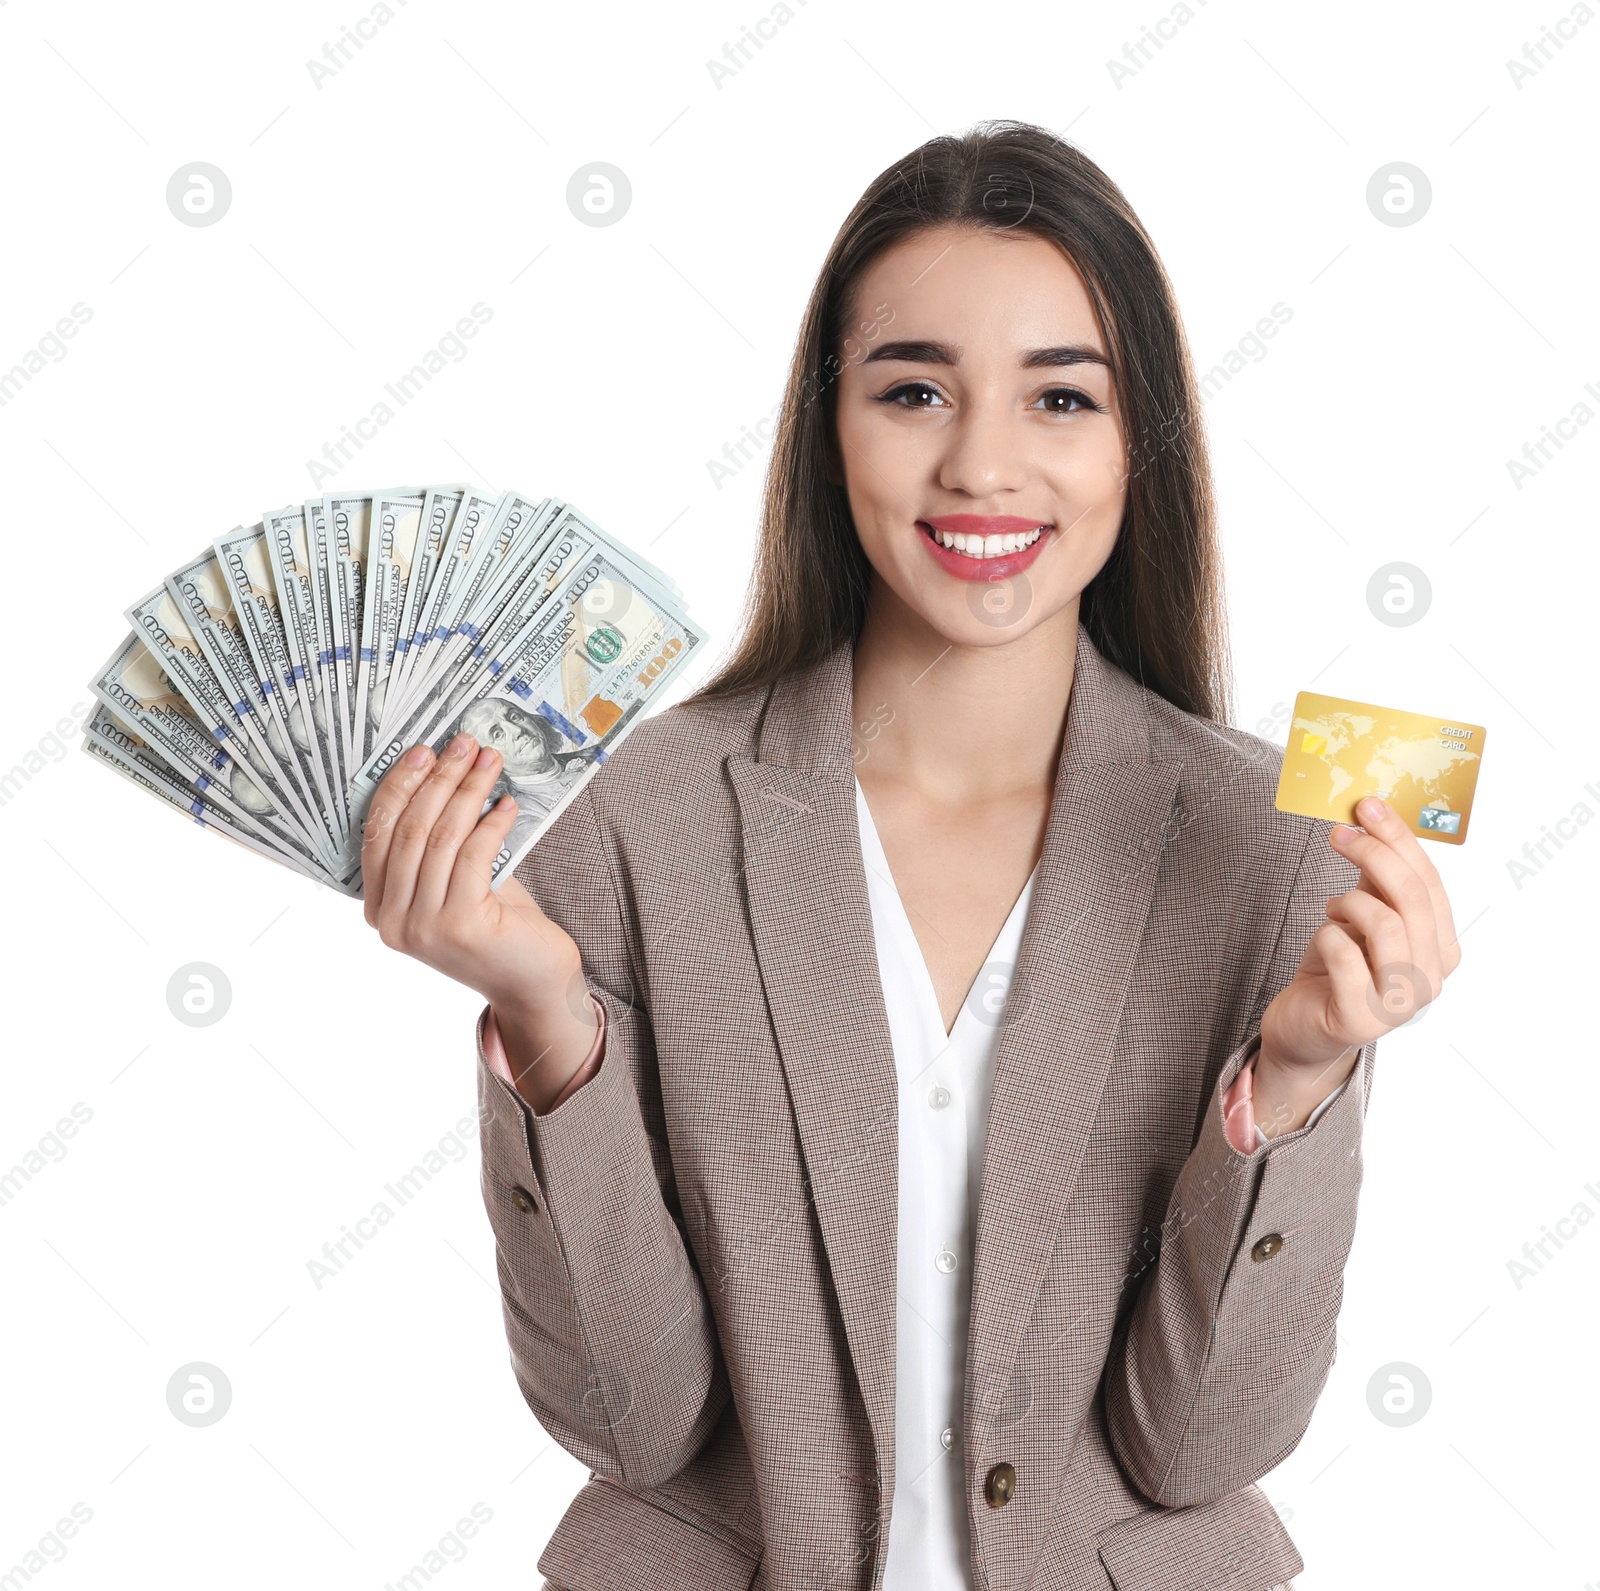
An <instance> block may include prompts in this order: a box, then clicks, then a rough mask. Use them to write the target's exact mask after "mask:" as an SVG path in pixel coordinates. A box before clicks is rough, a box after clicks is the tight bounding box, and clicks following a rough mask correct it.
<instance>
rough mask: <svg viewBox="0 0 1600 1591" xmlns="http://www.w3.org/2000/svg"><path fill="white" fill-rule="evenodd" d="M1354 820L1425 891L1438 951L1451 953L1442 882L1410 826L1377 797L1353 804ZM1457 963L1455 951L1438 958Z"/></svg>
mask: <svg viewBox="0 0 1600 1591" xmlns="http://www.w3.org/2000/svg"><path fill="white" fill-rule="evenodd" d="M1356 817H1357V818H1358V819H1359V820H1360V821H1361V824H1362V826H1363V827H1364V828H1365V829H1366V830H1367V832H1368V833H1369V834H1375V835H1377V837H1378V838H1379V839H1380V840H1385V841H1387V842H1388V844H1389V845H1390V846H1391V847H1392V848H1393V849H1394V850H1395V851H1396V852H1397V853H1398V854H1399V855H1400V856H1401V857H1402V858H1403V859H1404V861H1405V863H1406V866H1408V867H1409V868H1410V869H1411V870H1412V872H1414V873H1415V874H1416V875H1417V877H1418V878H1420V879H1421V880H1422V882H1423V884H1424V885H1425V886H1426V887H1427V891H1428V898H1429V900H1430V901H1431V902H1432V903H1433V916H1434V922H1435V924H1436V925H1437V928H1438V935H1439V946H1440V949H1441V951H1449V950H1452V949H1454V947H1455V942H1456V925H1455V917H1454V916H1453V914H1452V913H1451V911H1450V897H1449V895H1448V894H1446V892H1445V887H1444V880H1443V879H1442V878H1440V876H1439V870H1438V868H1436V867H1435V866H1434V865H1433V860H1432V858H1431V857H1430V856H1429V855H1428V847H1427V846H1425V845H1424V844H1423V843H1422V842H1421V841H1420V840H1419V839H1418V838H1417V837H1416V835H1415V834H1414V833H1413V832H1412V831H1411V828H1410V826H1409V825H1408V824H1407V823H1406V821H1405V820H1404V819H1403V818H1402V817H1401V816H1400V814H1399V813H1398V812H1396V811H1395V810H1394V808H1393V807H1391V806H1390V805H1389V804H1388V803H1387V802H1386V801H1380V800H1379V799H1378V797H1377V796H1367V797H1366V798H1365V799H1364V800H1362V801H1361V802H1359V803H1358V804H1357V811H1356ZM1460 959H1461V957H1460V953H1459V951H1458V952H1456V954H1455V955H1454V956H1448V955H1445V956H1442V957H1441V960H1442V961H1444V962H1445V963H1446V964H1447V965H1448V966H1450V967H1451V968H1452V969H1453V968H1454V966H1455V963H1456V962H1457V961H1459V960H1460Z"/></svg>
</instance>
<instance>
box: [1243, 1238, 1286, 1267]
mask: <svg viewBox="0 0 1600 1591" xmlns="http://www.w3.org/2000/svg"><path fill="white" fill-rule="evenodd" d="M1282 1247H1283V1238H1282V1237H1281V1235H1280V1234H1278V1233H1277V1232H1268V1233H1267V1235H1266V1236H1265V1237H1263V1238H1258V1239H1257V1240H1256V1242H1255V1243H1253V1244H1252V1245H1251V1247H1250V1258H1251V1259H1253V1260H1270V1259H1271V1258H1272V1256H1273V1255H1274V1254H1276V1253H1277V1252H1278V1250H1279V1249H1281V1248H1282Z"/></svg>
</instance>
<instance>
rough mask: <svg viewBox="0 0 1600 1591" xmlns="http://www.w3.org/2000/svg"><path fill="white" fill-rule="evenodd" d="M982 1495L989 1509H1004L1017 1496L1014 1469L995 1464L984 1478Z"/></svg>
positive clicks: (1009, 1465) (1005, 1465) (1010, 1466)
mask: <svg viewBox="0 0 1600 1591" xmlns="http://www.w3.org/2000/svg"><path fill="white" fill-rule="evenodd" d="M983 1495H984V1497H985V1499H986V1500H987V1501H988V1504H989V1506H990V1507H991V1508H1004V1507H1005V1505H1006V1504H1007V1503H1009V1502H1010V1501H1011V1499H1012V1498H1013V1497H1015V1496H1016V1495H1017V1471H1016V1467H1015V1466H1014V1465H1011V1464H996V1465H995V1467H994V1468H993V1469H992V1470H990V1471H989V1473H988V1474H987V1475H986V1476H985V1477H984V1481H983Z"/></svg>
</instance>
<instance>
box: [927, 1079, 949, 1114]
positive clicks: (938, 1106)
mask: <svg viewBox="0 0 1600 1591" xmlns="http://www.w3.org/2000/svg"><path fill="white" fill-rule="evenodd" d="M928 1103H929V1104H930V1105H932V1106H933V1108H934V1109H935V1110H943V1109H944V1108H945V1106H946V1105H948V1104H949V1103H950V1090H949V1089H948V1088H946V1087H945V1086H944V1084H943V1083H940V1084H938V1085H937V1086H935V1087H933V1088H930V1089H929V1090H928Z"/></svg>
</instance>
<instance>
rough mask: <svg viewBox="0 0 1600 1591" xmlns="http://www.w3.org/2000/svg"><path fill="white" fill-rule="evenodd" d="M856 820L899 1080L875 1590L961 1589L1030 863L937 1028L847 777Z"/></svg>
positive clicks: (964, 1588) (925, 977)
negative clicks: (889, 1489)
mask: <svg viewBox="0 0 1600 1591" xmlns="http://www.w3.org/2000/svg"><path fill="white" fill-rule="evenodd" d="M856 818H857V822H858V823H859V825H860V829H861V858H862V861H863V862H864V863H865V864H866V874H867V893H868V895H869V897H870V899H871V902H872V930H873V937H874V938H875V940H876V941H877V950H878V973H879V977H880V979H881V980H882V983H883V1003H884V1007H885V1010H886V1011H887V1013H888V1017H889V1036H890V1039H891V1040H892V1042H893V1045H894V1064H895V1071H896V1074H897V1075H898V1077H899V1081H900V1173H899V1174H900V1193H899V1205H900V1228H899V1254H898V1262H897V1282H896V1285H897V1305H896V1311H895V1322H896V1324H895V1354H896V1363H895V1424H894V1434H895V1482H894V1504H893V1510H892V1512H891V1514H890V1520H889V1551H888V1561H887V1563H886V1564H885V1567H884V1576H883V1591H973V1582H972V1578H971V1575H970V1573H969V1572H968V1566H967V1515H966V1486H965V1479H964V1469H965V1466H964V1465H963V1464H962V1462H961V1452H960V1443H961V1431H960V1423H961V1394H962V1383H963V1380H964V1371H965V1365H966V1353H967V1318H968V1313H969V1310H970V1305H971V1293H972V1248H973V1239H974V1235H975V1234H974V1231H973V1224H972V1223H973V1215H974V1213H975V1211H976V1210H977V1207H978V1190H979V1184H980V1180H981V1178H982V1174H983V1143H984V1136H985V1132H986V1129H987V1126H988V1118H989V1088H990V1082H991V1079H992V1076H993V1068H994V1057H995V1051H996V1050H997V1049H998V1048H999V1045H1000V1033H1001V1028H1000V1017H1001V1012H1002V1011H1003V1010H1004V1008H1005V999H1006V992H1007V990H1008V989H1009V987H1010V984H1011V969H1012V967H1013V966H1014V965H1015V963H1016V959H1017V949H1018V947H1019V946H1020V945H1021V943H1022V930H1023V925H1024V924H1025V923H1026V922H1027V918H1028V902H1029V900H1030V899H1031V898H1032V895H1033V883H1034V879H1035V878H1036V877H1037V876H1038V872H1039V869H1038V868H1037V867H1035V868H1034V870H1033V873H1032V874H1030V875H1029V878H1028V882H1027V883H1026V884H1024V885H1023V887H1022V893H1021V894H1020V895H1019V896H1018V897H1017V902H1016V905H1014V906H1013V907H1012V908H1011V915H1010V916H1009V917H1007V918H1006V921H1005V926H1004V927H1003V928H1002V929H1001V930H1000V934H999V937H998V938H997V939H996V940H995V942H994V945H993V947H992V948H991V949H990V951H989V954H988V955H987V956H986V957H985V958H984V966H983V968H982V970H981V971H980V972H979V973H978V976H977V977H976V978H975V979H974V980H973V985H972V989H971V992H970V993H969V994H968V995H967V998H966V1001H965V1003H964V1004H963V1005H962V1007H961V1011H960V1013H959V1014H958V1015H957V1017H956V1022H955V1026H954V1028H952V1029H951V1031H950V1032H949V1033H948V1034H946V1033H945V1030H944V1018H943V1017H942V1016H941V1014H940V1011H939V998H938V995H937V994H936V993H935V992H934V987H933V979H932V977H931V976H930V975H929V973H928V964H927V962H926V961H924V960H923V958H922V947H921V946H920V945H919V944H918V943H917V936H916V934H915V933H914V932H913V931H912V928H911V920H910V918H908V917H907V916H906V910H905V906H904V905H903V904H902V902H901V900H900V892H899V890H898V889H897V888H896V887H895V882H894V877H893V875H892V874H891V873H890V871H889V863H888V860H887V858H886V857H885V855H884V851H883V843H882V841H881V840H879V838H878V831H877V828H876V826H875V825H874V824H873V821H872V813H871V812H870V811H869V810H868V807H867V799H866V796H865V795H864V794H863V793H862V790H861V785H860V782H859V781H857V783H856Z"/></svg>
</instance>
